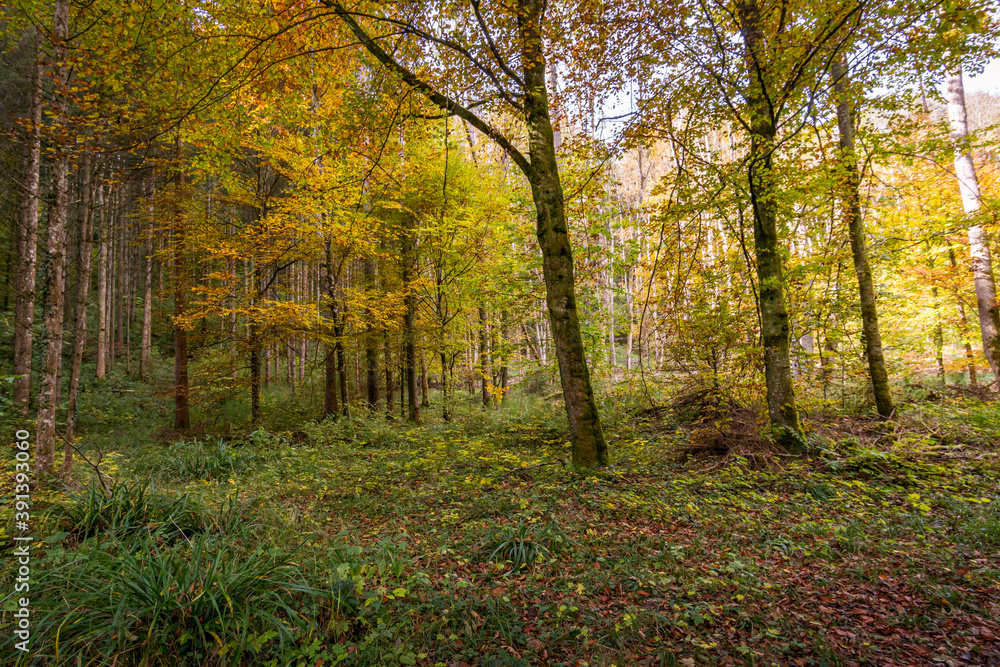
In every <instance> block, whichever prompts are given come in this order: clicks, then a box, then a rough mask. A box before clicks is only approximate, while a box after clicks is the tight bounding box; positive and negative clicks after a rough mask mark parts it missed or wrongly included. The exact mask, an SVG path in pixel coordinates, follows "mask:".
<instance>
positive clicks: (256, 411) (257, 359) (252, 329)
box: [247, 312, 261, 426]
mask: <svg viewBox="0 0 1000 667" xmlns="http://www.w3.org/2000/svg"><path fill="white" fill-rule="evenodd" d="M255 316H256V313H254V312H251V313H250V317H251V320H250V322H249V324H248V325H247V338H248V339H249V340H248V343H249V345H250V425H251V426H257V425H259V424H260V389H261V368H260V365H261V340H260V328H259V326H258V324H257V322H255V321H254V320H253V318H254V317H255Z"/></svg>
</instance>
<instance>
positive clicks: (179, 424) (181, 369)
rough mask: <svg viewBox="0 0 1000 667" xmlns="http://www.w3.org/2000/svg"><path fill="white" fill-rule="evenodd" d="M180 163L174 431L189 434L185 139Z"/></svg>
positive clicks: (178, 150) (176, 213)
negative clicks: (183, 202) (183, 159)
mask: <svg viewBox="0 0 1000 667" xmlns="http://www.w3.org/2000/svg"><path fill="white" fill-rule="evenodd" d="M175 145H176V153H177V154H176V158H177V161H178V164H177V167H176V169H177V191H176V200H175V208H174V238H173V241H174V428H175V429H177V430H179V431H186V430H187V429H189V428H190V427H191V415H190V411H189V408H188V392H189V389H190V386H189V384H188V363H187V362H188V360H187V355H188V349H187V348H188V344H187V342H188V341H187V330H186V329H185V328H184V326H183V323H182V322H181V321H180V320H181V318H183V317H184V310H185V306H186V300H187V245H186V240H187V239H186V237H187V235H186V229H185V228H186V224H187V220H186V219H185V216H184V209H183V207H182V206H181V197H182V196H183V195H184V171H183V167H182V165H181V164H180V158H181V140H180V137H179V136H178V137H177V139H176V142H175Z"/></svg>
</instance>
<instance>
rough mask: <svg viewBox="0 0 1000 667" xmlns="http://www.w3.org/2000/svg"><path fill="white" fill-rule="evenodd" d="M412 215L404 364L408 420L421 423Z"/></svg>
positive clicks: (406, 253) (406, 234) (406, 239)
mask: <svg viewBox="0 0 1000 667" xmlns="http://www.w3.org/2000/svg"><path fill="white" fill-rule="evenodd" d="M415 222H416V221H415V220H413V218H412V216H410V215H407V216H406V222H405V228H404V229H403V248H402V256H403V257H402V259H403V273H402V279H403V293H404V296H403V305H404V306H405V308H406V313H405V315H404V316H403V345H404V360H403V361H404V364H405V376H406V393H407V396H408V401H407V405H408V408H409V409H408V411H407V421H410V422H413V423H415V424H419V423H420V403H419V401H418V400H417V354H416V341H415V338H416V331H415V328H416V314H417V295H416V292H415V290H414V288H413V285H412V284H411V283H412V281H413V269H414V267H415V265H416V249H415V243H414V241H415V239H414V234H415V232H414V224H415Z"/></svg>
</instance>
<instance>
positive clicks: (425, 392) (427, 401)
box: [420, 352, 431, 408]
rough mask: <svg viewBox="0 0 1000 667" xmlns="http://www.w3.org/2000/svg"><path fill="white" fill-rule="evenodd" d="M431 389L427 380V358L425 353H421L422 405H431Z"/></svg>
mask: <svg viewBox="0 0 1000 667" xmlns="http://www.w3.org/2000/svg"><path fill="white" fill-rule="evenodd" d="M430 394H431V389H430V386H428V382H427V360H426V359H425V358H424V353H423V352H421V353H420V407H421V408H429V407H431V396H430Z"/></svg>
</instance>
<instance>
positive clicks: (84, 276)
mask: <svg viewBox="0 0 1000 667" xmlns="http://www.w3.org/2000/svg"><path fill="white" fill-rule="evenodd" d="M94 181H95V174H94V159H93V156H92V155H91V154H90V153H88V154H87V155H86V157H85V158H84V164H83V186H82V190H83V224H82V225H81V228H80V244H79V251H80V256H79V257H80V258H79V268H78V271H77V281H76V307H75V317H74V320H75V321H74V327H73V362H72V366H71V367H70V375H69V398H68V402H67V405H66V445H65V448H64V449H63V467H62V472H61V473H60V475H59V476H60V477H61V478H62V479H64V480H65V479H69V477H70V475H72V474H73V448H72V447H71V446H70V444H69V443H71V442H73V436H74V434H75V432H76V403H77V397H78V396H79V393H80V369H81V368H82V366H83V352H84V350H85V349H86V347H87V302H88V299H89V295H90V274H91V267H92V264H93V245H94V244H93V240H94V190H95V188H96V187H97V183H95V182H94Z"/></svg>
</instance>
